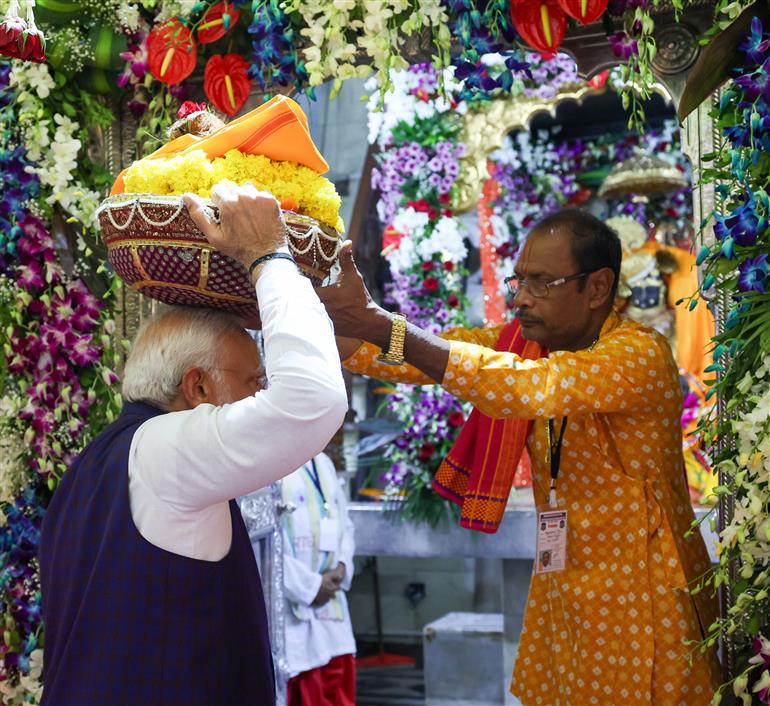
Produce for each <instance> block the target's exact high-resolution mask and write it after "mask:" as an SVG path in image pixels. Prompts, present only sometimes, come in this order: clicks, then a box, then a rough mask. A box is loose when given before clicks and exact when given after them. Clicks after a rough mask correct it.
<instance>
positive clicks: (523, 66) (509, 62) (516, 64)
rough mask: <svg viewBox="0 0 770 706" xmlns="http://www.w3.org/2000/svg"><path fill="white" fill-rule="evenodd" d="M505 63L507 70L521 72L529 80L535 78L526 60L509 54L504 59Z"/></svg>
mask: <svg viewBox="0 0 770 706" xmlns="http://www.w3.org/2000/svg"><path fill="white" fill-rule="evenodd" d="M505 65H506V67H507V68H508V70H509V71H513V72H514V73H523V74H525V75H526V76H527V78H528V79H529V80H530V81H534V80H535V78H534V77H533V76H532V70H531V69H530V66H529V64H528V63H527V62H526V61H519V60H518V59H517V58H516V57H515V56H509V57H508V58H507V59H506V60H505Z"/></svg>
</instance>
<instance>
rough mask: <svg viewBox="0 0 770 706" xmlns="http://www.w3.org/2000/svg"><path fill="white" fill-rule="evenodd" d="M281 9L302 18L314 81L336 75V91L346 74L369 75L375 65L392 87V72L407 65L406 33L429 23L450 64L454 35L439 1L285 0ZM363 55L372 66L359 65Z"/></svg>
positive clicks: (440, 52)
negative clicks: (405, 53)
mask: <svg viewBox="0 0 770 706" xmlns="http://www.w3.org/2000/svg"><path fill="white" fill-rule="evenodd" d="M282 10H283V12H285V13H286V14H298V15H299V16H300V17H301V21H302V24H303V25H304V26H303V27H302V29H301V30H300V34H301V35H302V36H303V37H305V38H306V39H307V40H308V41H309V42H310V46H308V47H307V48H305V49H303V54H304V57H305V68H306V69H307V72H308V74H309V81H310V85H312V86H318V85H320V84H321V83H323V82H324V80H326V79H327V78H334V92H336V91H337V90H339V88H340V86H341V84H342V81H344V80H345V79H348V78H352V77H354V76H356V77H358V78H366V77H367V76H369V75H370V74H371V72H372V69H374V70H375V71H376V74H377V78H378V81H379V84H380V86H383V87H385V86H388V85H389V80H390V79H389V75H390V71H391V70H392V69H399V68H406V66H407V62H406V59H404V58H403V57H402V56H401V51H402V44H403V39H404V36H411V35H415V34H419V33H421V32H422V31H423V30H424V29H426V28H428V29H429V31H430V32H431V35H432V38H433V41H434V44H435V45H436V48H437V53H438V55H440V56H442V57H444V59H443V61H444V63H445V64H447V63H448V53H449V46H450V43H451V36H450V34H449V28H448V27H447V24H446V23H447V20H448V17H447V14H446V12H445V10H444V7H443V5H442V2H441V0H286V2H284V4H283V5H282ZM357 17H361V18H362V19H355V18H357ZM404 18H406V19H404ZM362 55H363V56H366V57H368V59H369V61H370V65H362V64H359V65H356V63H357V59H359V58H361V56H362Z"/></svg>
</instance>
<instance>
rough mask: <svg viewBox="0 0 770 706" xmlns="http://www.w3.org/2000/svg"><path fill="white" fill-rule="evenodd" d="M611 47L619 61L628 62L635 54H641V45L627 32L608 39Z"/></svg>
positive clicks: (617, 33)
mask: <svg viewBox="0 0 770 706" xmlns="http://www.w3.org/2000/svg"><path fill="white" fill-rule="evenodd" d="M608 40H609V42H610V46H611V47H612V53H613V54H615V56H616V57H618V59H622V60H623V61H628V59H630V58H631V57H632V56H633V55H634V54H638V53H639V45H638V44H637V41H636V39H634V38H633V37H632V36H631V35H630V34H629V33H628V32H626V31H625V30H623V31H621V32H616V33H615V34H611V35H610V36H609V37H608Z"/></svg>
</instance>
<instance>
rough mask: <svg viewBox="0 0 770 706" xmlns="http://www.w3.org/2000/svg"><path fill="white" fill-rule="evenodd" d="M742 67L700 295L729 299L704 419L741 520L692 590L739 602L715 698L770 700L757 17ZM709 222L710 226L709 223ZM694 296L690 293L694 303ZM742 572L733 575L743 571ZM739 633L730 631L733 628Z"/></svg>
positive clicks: (765, 231)
mask: <svg viewBox="0 0 770 706" xmlns="http://www.w3.org/2000/svg"><path fill="white" fill-rule="evenodd" d="M740 50H741V58H742V65H740V66H737V67H736V68H735V70H734V80H733V81H732V82H731V84H729V85H728V86H727V87H726V88H725V89H723V90H722V93H721V97H720V101H719V105H718V107H717V108H716V109H715V111H714V113H713V117H714V119H715V121H716V124H717V125H718V126H719V128H720V129H721V131H722V136H723V138H724V140H723V145H722V146H721V148H720V149H718V150H717V151H716V152H715V153H714V154H713V155H712V157H713V158H712V160H711V164H710V165H709V167H708V168H707V169H706V170H704V179H705V180H706V182H713V183H715V185H716V187H715V191H716V197H717V207H716V209H715V211H714V212H713V214H711V218H710V219H708V220H710V221H711V222H712V224H713V228H714V235H715V236H716V237H715V239H714V242H713V243H712V244H710V245H703V246H702V247H701V249H700V252H699V254H698V262H699V263H700V264H701V265H702V267H703V272H704V277H703V283H702V287H701V289H702V294H703V296H704V297H707V298H709V299H710V298H711V297H712V296H713V291H714V289H716V291H717V292H720V293H722V294H721V295H722V296H726V297H728V299H729V301H731V302H732V307H731V309H730V311H729V313H728V316H727V318H726V320H725V322H724V329H723V331H722V332H721V333H719V334H718V335H717V336H716V337H715V339H714V343H715V347H714V352H713V355H714V364H713V365H712V371H713V372H716V373H718V377H717V379H716V380H714V381H712V384H711V386H710V389H709V392H708V396H709V397H711V398H713V397H715V396H716V395H719V396H720V398H721V399H722V400H724V401H725V405H726V407H725V413H724V415H722V416H721V417H718V416H716V414H715V415H712V416H710V417H709V418H707V419H704V420H703V421H702V423H701V428H702V430H703V433H705V434H706V436H707V438H708V439H710V441H711V442H712V443H713V444H715V445H716V448H717V449H721V450H720V451H719V453H718V454H717V456H716V459H715V460H716V462H717V467H718V468H719V470H720V472H721V479H722V484H721V485H720V486H719V487H717V489H716V491H715V492H716V493H717V495H719V496H726V495H730V496H732V497H733V498H734V511H733V514H732V518H730V520H729V522H728V524H727V526H726V527H724V529H722V531H721V533H720V540H719V543H718V547H717V552H718V554H719V564H718V566H717V567H716V568H715V569H714V570H713V572H711V573H710V574H709V575H708V576H706V577H705V578H704V581H703V583H702V585H700V586H698V587H697V588H696V589H695V590H714V589H716V588H719V587H720V586H725V585H729V586H730V590H731V593H732V597H733V602H732V603H733V604H732V606H731V607H730V608H729V609H728V611H727V613H726V615H723V616H722V617H721V618H720V620H719V621H717V622H716V623H715V624H714V625H712V626H710V628H709V633H708V636H707V640H706V644H707V645H713V644H715V643H716V641H717V640H718V639H720V637H723V638H727V639H734V638H735V636H738V635H743V636H745V637H744V639H743V640H740V639H739V640H738V642H737V648H736V671H735V673H736V676H735V678H734V680H733V681H732V682H731V683H728V684H725V685H723V686H722V687H721V688H720V690H719V692H718V694H717V695H716V696H715V698H714V700H713V702H712V703H713V704H718V703H720V700H721V697H722V695H723V694H724V693H725V691H727V690H730V691H732V692H733V694H734V695H735V696H736V697H737V698H739V699H740V700H741V703H743V704H753V703H762V704H768V703H770V642H768V635H769V633H768V627H767V623H766V612H765V608H766V605H767V600H768V596H769V595H770V515H768V507H770V357H768V355H767V351H768V350H770V316H768V303H770V267H768V254H770V198H768V194H767V191H766V185H767V183H768V179H770V159H768V154H770V90H768V65H769V64H768V62H770V31H768V28H767V27H763V26H762V23H761V22H760V20H759V19H758V18H756V17H755V18H754V19H753V21H752V23H751V29H750V32H749V34H748V35H747V36H746V37H745V39H744V41H743V43H742V44H741V47H740ZM704 225H705V224H704ZM699 305H700V306H703V305H704V304H703V303H700V304H699V300H698V299H697V298H695V297H694V298H692V299H691V300H690V301H689V306H690V307H691V308H694V307H696V306H699ZM733 576H736V578H735V579H734V578H733ZM730 636H732V638H731V637H730Z"/></svg>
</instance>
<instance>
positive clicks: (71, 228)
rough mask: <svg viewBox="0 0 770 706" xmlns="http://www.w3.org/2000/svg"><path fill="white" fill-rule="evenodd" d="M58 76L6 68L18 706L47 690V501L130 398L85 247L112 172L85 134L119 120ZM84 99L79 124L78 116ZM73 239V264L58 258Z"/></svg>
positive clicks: (1, 483) (7, 437) (1, 406)
mask: <svg viewBox="0 0 770 706" xmlns="http://www.w3.org/2000/svg"><path fill="white" fill-rule="evenodd" d="M9 68H10V70H9ZM62 78H63V77H61V76H60V75H58V74H56V73H51V72H50V70H49V68H48V66H47V65H45V64H24V63H15V64H14V65H13V66H12V67H8V66H7V65H6V66H3V67H2V68H0V105H1V106H2V108H0V113H1V114H2V124H3V125H4V126H5V128H4V132H3V134H2V140H1V143H0V170H2V179H0V190H1V191H2V203H3V208H2V209H0V219H1V221H2V226H3V229H2V236H1V237H0V328H1V329H2V330H3V331H4V332H5V342H4V346H3V359H2V367H0V370H2V384H0V390H2V394H1V396H0V410H2V415H1V418H0V449H2V455H3V458H2V462H1V463H0V612H2V619H3V624H4V640H3V643H2V644H1V645H0V698H1V699H2V703H3V704H14V705H15V704H22V703H38V702H39V699H40V696H41V685H40V674H41V668H42V650H41V649H40V648H41V645H42V625H41V622H40V620H41V617H40V589H39V578H38V574H37V571H38V569H37V559H36V554H37V544H38V541H39V532H40V523H41V521H42V517H43V514H44V511H45V507H46V506H47V504H48V501H49V499H50V496H51V492H52V491H53V490H54V489H55V487H56V485H57V482H58V479H59V478H60V477H61V475H62V474H63V473H64V471H65V470H66V468H67V466H68V465H69V464H70V463H71V462H72V460H73V459H74V457H75V454H76V453H77V452H78V451H79V450H80V449H82V448H83V446H84V445H85V443H87V441H88V440H89V439H90V438H92V437H93V435H94V434H95V433H97V432H98V431H99V429H100V428H101V427H102V426H103V425H104V423H106V422H108V421H110V420H111V419H112V418H113V415H114V414H115V411H116V410H117V408H118V407H119V405H120V397H119V395H117V393H116V391H115V383H116V381H117V376H116V375H115V373H114V372H113V366H114V365H115V363H116V362H117V361H116V359H115V352H114V351H113V349H112V339H111V335H110V334H111V332H112V330H113V327H114V323H113V322H112V320H111V316H110V310H109V306H108V304H109V299H107V300H104V299H102V298H99V297H97V296H95V294H94V293H93V292H92V291H91V290H90V288H89V285H88V284H87V283H86V280H88V281H90V282H91V283H94V284H99V283H101V284H100V286H101V287H102V289H104V288H105V287H106V288H107V289H106V292H108V291H109V287H110V284H111V280H110V278H109V276H108V274H107V273H106V272H105V271H104V268H103V266H102V265H100V263H98V261H95V260H94V259H91V258H90V256H91V255H92V253H91V252H90V248H89V246H88V245H87V242H86V238H87V237H88V236H89V232H90V230H91V225H92V223H91V221H92V215H93V204H91V203H89V199H92V198H96V196H95V195H96V194H97V190H101V186H102V184H103V182H104V172H103V171H102V170H100V169H99V168H98V167H97V166H94V165H93V164H92V163H91V162H90V160H86V159H85V158H84V154H85V137H86V132H87V129H89V128H91V127H93V126H95V125H97V124H104V123H106V122H108V121H110V120H111V119H112V116H111V114H110V113H109V112H108V111H106V110H105V109H104V107H103V106H101V105H97V104H96V102H95V101H94V100H93V99H92V97H91V96H89V95H85V94H82V93H78V92H77V90H76V89H73V88H69V87H66V85H65V84H66V80H65V81H62ZM74 104H79V105H80V107H81V110H80V113H79V116H80V120H81V121H82V122H79V121H76V120H75V119H74V116H72V115H70V113H71V112H73V111H72V110H70V108H72V106H74ZM54 219H58V220H59V222H60V223H61V224H62V225H61V226H60V227H59V231H58V234H57V236H56V237H57V239H58V241H57V240H55V238H54V235H53V234H52V232H51V226H50V224H51V223H52V222H53V221H54ZM67 221H69V222H67ZM65 233H69V234H70V235H73V236H74V238H75V242H73V243H72V244H68V243H67V242H66V241H65V240H64V238H65V237H66V236H65ZM90 234H91V237H92V235H93V233H92V232H91V233H90ZM84 236H86V237H84ZM68 245H69V247H71V248H72V251H71V252H70V253H68V256H67V260H69V261H70V262H69V264H68V266H67V268H65V266H64V265H63V263H62V260H61V259H60V256H59V255H60V251H61V249H64V248H68ZM100 267H101V270H102V272H101V273H100V272H99V269H100ZM106 292H105V291H102V292H100V293H101V294H104V293H106ZM105 304H107V306H105Z"/></svg>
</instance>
